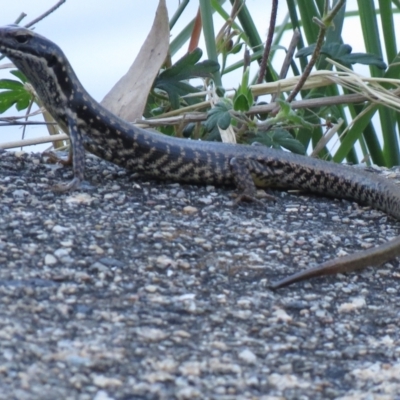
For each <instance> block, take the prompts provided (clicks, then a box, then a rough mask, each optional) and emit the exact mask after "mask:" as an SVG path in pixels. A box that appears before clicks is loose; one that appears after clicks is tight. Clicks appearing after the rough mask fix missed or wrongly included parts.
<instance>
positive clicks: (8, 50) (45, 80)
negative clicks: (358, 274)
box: [0, 25, 400, 288]
mask: <svg viewBox="0 0 400 400" xmlns="http://www.w3.org/2000/svg"><path fill="white" fill-rule="evenodd" d="M0 52H1V53H3V54H4V55H6V56H7V57H8V58H9V59H10V60H11V61H12V62H13V63H14V64H15V65H16V66H17V67H18V68H19V69H20V70H21V71H22V72H23V73H24V74H25V76H26V77H27V78H28V80H29V82H30V83H31V84H32V86H33V87H34V89H35V91H36V93H37V94H38V96H39V98H40V100H41V101H42V103H43V105H44V106H45V107H46V109H47V110H48V111H49V112H50V114H51V115H52V116H53V118H54V119H55V120H56V121H57V123H58V124H59V125H60V126H61V127H62V129H63V130H64V131H65V132H66V133H67V134H68V135H69V137H70V140H71V148H72V160H73V170H74V178H73V180H72V181H71V182H69V183H67V184H63V185H59V186H58V190H60V191H67V190H73V189H76V188H78V187H79V185H80V183H81V182H82V180H83V179H84V154H85V150H87V151H89V152H91V153H93V154H95V155H97V156H99V157H101V158H102V159H105V160H107V161H110V162H113V163H115V164H118V165H120V166H122V167H125V168H127V169H129V170H132V171H136V172H139V173H141V174H143V175H146V176H148V177H151V178H158V179H168V180H174V181H178V182H190V183H199V184H214V185H234V186H236V187H237V188H238V190H239V191H240V192H241V195H242V197H243V198H244V199H246V198H247V199H253V198H254V197H255V194H256V187H260V188H267V187H274V188H282V189H301V190H305V191H309V192H313V193H319V194H322V195H328V196H332V197H336V198H344V199H350V200H355V201H357V202H361V203H364V204H368V205H370V206H372V207H374V208H376V209H379V210H382V211H384V212H386V213H387V214H389V215H391V216H393V217H395V218H396V219H398V220H400V189H399V187H398V186H397V185H396V184H394V183H392V182H390V181H388V180H386V179H384V178H382V177H379V176H376V175H374V174H372V173H369V172H365V171H360V170H356V169H355V168H352V167H348V166H343V165H339V164H335V163H331V162H326V161H322V160H318V159H314V158H310V157H306V156H300V155H296V154H292V153H287V152H283V151H279V150H275V149H270V148H266V147H263V146H245V145H234V144H224V143H218V142H204V141H194V140H187V139H180V138H174V137H169V136H165V135H161V134H158V133H156V132H151V131H148V130H144V129H140V128H138V127H135V126H134V125H132V124H130V123H128V122H126V121H124V120H122V119H121V118H118V117H117V116H115V115H114V114H112V113H111V112H110V111H108V110H107V109H105V108H104V107H102V106H101V105H100V104H99V103H97V102H96V101H95V100H94V99H93V98H92V97H91V96H90V95H89V94H88V93H87V92H86V90H85V89H84V88H83V86H82V85H81V83H80V82H79V80H78V78H77V76H76V75H75V73H74V71H73V69H72V67H71V65H70V64H69V62H68V60H67V58H66V57H65V55H64V53H63V52H62V50H61V49H60V48H59V47H58V46H57V45H56V44H54V43H53V42H51V41H50V40H48V39H46V38H44V37H43V36H40V35H38V34H36V33H34V32H32V31H30V30H28V29H25V28H21V27H19V26H17V25H9V26H6V27H2V28H0ZM399 254H400V236H398V237H396V238H395V239H393V240H392V241H390V242H387V243H384V244H382V245H379V246H376V247H373V248H371V249H368V250H365V251H362V252H358V253H355V254H351V255H348V256H345V257H340V258H337V259H333V260H329V261H327V262H325V263H323V264H321V265H318V266H317V267H315V268H311V269H307V270H305V271H301V272H299V273H297V274H295V275H292V276H289V277H288V278H286V279H283V280H282V281H279V282H277V283H276V284H273V285H272V287H273V288H277V287H282V286H285V285H288V284H291V283H293V282H296V281H299V280H303V279H307V278H311V277H315V276H321V275H327V274H334V273H338V272H347V271H352V270H355V269H360V268H363V267H366V266H368V265H375V264H380V263H384V262H386V261H389V260H391V259H393V258H394V257H395V256H396V255H399Z"/></svg>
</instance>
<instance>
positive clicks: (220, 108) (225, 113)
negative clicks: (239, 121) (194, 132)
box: [204, 100, 232, 132]
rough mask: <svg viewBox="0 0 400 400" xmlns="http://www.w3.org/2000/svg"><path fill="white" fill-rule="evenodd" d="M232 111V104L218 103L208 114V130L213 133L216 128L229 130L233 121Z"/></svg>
mask: <svg viewBox="0 0 400 400" xmlns="http://www.w3.org/2000/svg"><path fill="white" fill-rule="evenodd" d="M230 110H232V104H231V103H230V102H229V101H227V100H222V101H220V102H218V103H217V104H216V105H215V107H214V108H211V109H210V110H209V111H208V113H207V120H206V121H205V122H204V126H205V128H206V130H207V131H208V132H211V131H213V130H214V129H216V128H221V129H228V127H229V125H230V124H231V121H232V118H231V114H230Z"/></svg>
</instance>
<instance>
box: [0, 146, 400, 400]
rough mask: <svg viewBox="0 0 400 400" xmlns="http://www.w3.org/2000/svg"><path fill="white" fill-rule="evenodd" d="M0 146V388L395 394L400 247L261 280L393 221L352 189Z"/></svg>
mask: <svg viewBox="0 0 400 400" xmlns="http://www.w3.org/2000/svg"><path fill="white" fill-rule="evenodd" d="M71 174H72V171H71V169H70V168H64V167H60V166H54V165H49V164H45V163H44V162H43V161H42V160H41V158H40V156H39V155H35V154H26V153H8V152H7V153H2V154H0V190H1V193H2V195H1V200H0V204H1V214H0V298H1V303H0V316H1V319H0V347H1V352H0V382H1V388H0V399H7V400H9V399H18V400H20V399H21V400H22V399H29V400H31V399H49V400H50V399H79V400H84V399H94V400H107V399H115V400H117V399H192V398H202V399H394V398H400V396H399V393H400V330H399V319H400V301H399V298H400V273H399V270H398V263H397V262H393V263H391V264H386V265H385V266H383V267H381V268H379V269H373V268H369V269H367V270H365V271H363V272H360V273H357V274H356V273H352V274H347V275H340V276H333V277H328V278H320V279H315V280H312V281H310V282H305V283H300V284H296V285H294V286H292V287H289V288H285V289H281V290H278V291H275V292H274V291H271V290H269V289H268V284H269V283H270V282H272V281H275V280H277V279H279V278H281V277H283V276H286V275H288V274H290V273H293V272H295V271H297V270H299V269H300V268H306V267H307V266H311V265H314V264H315V263H317V262H321V261H323V260H325V259H327V258H331V257H333V256H334V255H340V254H344V253H345V252H349V253H350V252H354V251H355V250H360V249H362V248H365V247H369V246H371V245H372V244H373V243H378V242H380V241H383V240H387V239H390V238H392V237H393V236H395V235H396V234H397V233H398V231H399V228H400V223H399V222H396V221H394V220H392V219H390V218H388V217H386V216H385V215H384V214H382V213H380V212H377V211H375V210H371V209H367V208H362V207H360V206H359V205H357V204H355V203H351V202H347V201H338V200H332V199H325V198H321V197H312V196H306V195H304V194H302V195H295V194H289V193H286V192H275V193H274V195H276V197H277V198H278V202H277V203H275V204H273V203H267V202H266V206H265V207H261V206H259V205H256V204H243V205H240V206H239V207H234V206H233V193H234V192H233V191H232V190H231V189H224V188H214V187H201V186H191V185H179V184H166V183H159V182H149V181H146V180H140V179H138V178H136V177H133V176H132V175H130V174H128V173H127V172H125V171H124V170H122V169H119V168H118V167H116V166H113V165H111V164H108V163H106V162H104V161H101V160H99V159H96V158H95V157H92V156H88V157H87V173H86V177H87V180H88V182H89V183H90V185H91V186H92V188H88V189H87V190H86V189H85V190H83V191H78V192H74V193H70V194H55V193H53V192H52V191H50V190H49V187H51V186H52V185H54V184H55V183H59V182H64V181H68V180H69V179H70V178H71Z"/></svg>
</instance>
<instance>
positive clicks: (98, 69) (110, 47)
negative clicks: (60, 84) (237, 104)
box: [0, 0, 362, 149]
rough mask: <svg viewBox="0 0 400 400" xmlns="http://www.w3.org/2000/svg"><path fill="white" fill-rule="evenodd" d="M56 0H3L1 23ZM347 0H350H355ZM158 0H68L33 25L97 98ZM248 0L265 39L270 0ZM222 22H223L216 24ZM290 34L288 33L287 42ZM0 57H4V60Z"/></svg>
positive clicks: (189, 13) (34, 130)
mask: <svg viewBox="0 0 400 400" xmlns="http://www.w3.org/2000/svg"><path fill="white" fill-rule="evenodd" d="M56 2H57V1H56V0H35V1H32V0H16V1H13V2H12V1H7V6H6V7H2V10H1V14H0V24H1V25H8V24H11V23H13V22H14V21H15V19H16V18H17V17H18V16H19V15H20V13H21V12H25V13H26V14H28V16H27V17H26V18H25V19H24V20H23V21H22V23H21V24H22V25H23V24H24V23H27V22H29V21H31V20H32V19H34V18H36V17H37V16H38V15H40V14H42V13H43V12H44V11H46V10H47V9H49V8H50V7H51V6H53V5H54V4H55V3H56ZM227 3H229V2H227ZM285 3H286V2H284V1H281V2H280V7H279V15H278V21H281V20H282V18H283V16H284V15H285V13H286V7H285ZM348 3H354V0H353V1H352V0H350V1H349V2H348ZM157 4H158V0H147V1H139V0H118V1H115V0H114V1H110V0H102V1H98V0H84V1H82V0H67V1H66V3H65V4H64V5H62V6H61V7H60V8H59V9H58V10H57V11H56V12H54V13H53V14H51V15H50V16H49V17H47V18H46V19H45V20H43V21H41V22H40V23H39V24H37V25H36V31H37V32H38V33H40V34H41V35H43V36H46V37H48V38H49V39H51V40H52V41H54V42H55V43H57V44H58V45H59V46H60V47H61V48H62V49H63V51H64V53H65V54H66V55H67V57H68V58H69V61H70V62H71V64H72V66H73V68H74V70H75V72H76V73H77V75H78V77H79V79H80V80H81V82H82V84H83V85H84V86H85V88H86V89H87V90H88V92H89V93H90V94H91V95H92V96H93V97H94V98H95V99H97V100H98V101H100V100H101V99H102V98H103V97H104V96H105V94H106V93H107V92H108V91H109V90H110V89H111V87H112V86H113V85H114V84H115V83H116V82H117V81H118V80H119V78H120V77H121V76H122V75H123V74H125V72H126V71H127V70H128V68H129V66H130V65H131V63H132V62H133V60H134V58H135V56H136V54H137V53H138V51H139V49H140V46H141V44H142V43H143V41H144V40H145V38H146V35H147V33H148V31H149V30H150V27H151V25H152V20H153V18H154V13H155V10H156V8H157ZM178 4H179V3H178V0H167V7H168V10H169V13H170V16H171V15H172V14H173V13H174V11H175V10H176V8H177V6H178ZM246 4H247V6H248V8H249V10H250V13H251V15H252V16H253V18H254V22H255V24H256V26H257V27H258V29H259V32H260V35H261V38H262V39H265V36H266V32H267V29H268V20H269V6H270V1H267V0H247V3H246ZM197 7H198V1H196V0H192V1H191V2H190V3H189V5H188V7H187V10H186V11H185V13H184V17H183V18H181V20H180V23H179V25H177V26H176V28H175V29H174V30H173V31H172V36H173V35H174V33H175V34H176V33H178V32H179V31H180V29H181V28H182V27H183V26H184V25H186V23H187V22H188V21H190V20H191V19H192V18H193V17H194V15H195V14H196V11H197ZM221 25H222V22H221V23H220V24H219V25H218V28H219V27H220V26H221ZM349 25H351V24H349ZM352 25H353V26H348V27H347V29H350V32H351V34H349V35H348V40H347V42H348V43H349V44H351V45H352V46H353V47H355V48H354V51H362V49H360V48H357V46H359V44H358V41H357V38H358V37H360V33H359V32H360V30H359V29H358V27H357V26H355V25H354V24H352ZM345 28H346V27H345ZM289 40H290V37H289V36H288V38H287V43H285V45H287V44H288V43H289ZM7 61H8V60H7ZM4 62H5V60H3V61H2V63H4ZM254 73H255V71H254ZM4 77H7V78H9V77H10V76H9V73H8V72H4V71H0V78H4ZM224 84H225V85H226V84H228V85H232V86H237V85H238V84H239V81H238V80H237V81H236V79H234V78H233V82H226V80H225V81H224ZM15 114H16V111H15V109H13V112H12V115H15ZM43 132H44V135H45V134H46V131H43V128H39V127H30V128H29V131H28V137H33V136H42V135H43ZM19 136H20V133H19V130H18V129H9V128H1V129H0V141H1V142H5V141H9V140H17V139H18V138H19ZM32 149H33V148H32Z"/></svg>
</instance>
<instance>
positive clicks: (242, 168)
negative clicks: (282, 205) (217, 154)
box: [229, 157, 276, 206]
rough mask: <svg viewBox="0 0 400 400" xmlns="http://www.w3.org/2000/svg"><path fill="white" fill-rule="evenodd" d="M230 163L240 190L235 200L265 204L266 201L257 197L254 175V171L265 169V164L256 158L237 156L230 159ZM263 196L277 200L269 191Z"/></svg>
mask: <svg viewBox="0 0 400 400" xmlns="http://www.w3.org/2000/svg"><path fill="white" fill-rule="evenodd" d="M229 165H230V167H231V171H232V176H233V180H234V183H235V186H236V188H237V189H238V191H239V194H238V197H237V198H236V200H235V202H236V204H238V203H240V202H242V201H251V202H254V203H258V204H262V205H263V206H264V203H263V202H262V201H260V200H259V199H258V198H257V188H256V184H255V182H254V176H253V173H256V172H257V170H260V169H264V168H263V166H262V165H261V164H259V163H258V162H257V161H255V160H246V159H241V160H240V159H238V158H236V157H233V158H231V159H230V161H229ZM263 197H266V198H267V199H268V200H271V201H276V197H274V196H271V195H269V194H267V193H265V195H264V196H263Z"/></svg>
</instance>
